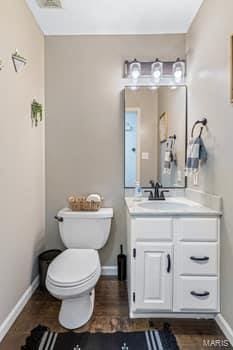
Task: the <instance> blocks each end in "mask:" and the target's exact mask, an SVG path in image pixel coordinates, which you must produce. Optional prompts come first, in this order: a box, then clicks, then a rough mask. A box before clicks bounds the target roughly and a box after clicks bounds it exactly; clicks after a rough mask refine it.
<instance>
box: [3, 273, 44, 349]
mask: <svg viewBox="0 0 233 350" xmlns="http://www.w3.org/2000/svg"><path fill="white" fill-rule="evenodd" d="M38 286H39V276H37V277H36V278H35V279H34V281H33V282H32V284H31V285H30V286H29V287H28V289H27V290H26V291H25V292H24V294H23V295H22V296H21V298H20V299H19V301H18V302H17V304H16V305H15V306H14V308H13V309H12V310H11V312H10V313H9V315H8V316H7V318H6V319H5V320H4V321H3V323H2V324H1V325H0V343H1V341H2V340H3V338H4V337H5V335H6V334H7V332H8V331H9V329H10V328H11V326H12V325H13V323H14V322H15V320H16V318H17V317H18V316H19V314H20V312H21V311H22V310H23V308H24V306H25V305H26V304H27V302H28V300H29V299H30V298H31V296H32V294H33V293H34V292H35V290H36V289H37V287H38Z"/></svg>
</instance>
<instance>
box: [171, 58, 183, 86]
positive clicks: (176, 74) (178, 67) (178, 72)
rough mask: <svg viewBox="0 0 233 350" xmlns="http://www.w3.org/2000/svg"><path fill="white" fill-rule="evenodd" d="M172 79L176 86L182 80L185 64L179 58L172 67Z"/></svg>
mask: <svg viewBox="0 0 233 350" xmlns="http://www.w3.org/2000/svg"><path fill="white" fill-rule="evenodd" d="M172 72H173V78H174V81H175V83H176V84H180V83H182V82H183V80H184V74H185V64H184V62H183V61H181V60H180V58H177V60H176V62H175V63H173V66H172Z"/></svg>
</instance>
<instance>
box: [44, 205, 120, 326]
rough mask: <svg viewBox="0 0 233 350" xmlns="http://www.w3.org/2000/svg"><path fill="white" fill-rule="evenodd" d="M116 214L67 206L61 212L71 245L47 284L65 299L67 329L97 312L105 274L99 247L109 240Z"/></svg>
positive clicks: (62, 313) (62, 229) (63, 312)
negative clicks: (99, 287)
mask: <svg viewBox="0 0 233 350" xmlns="http://www.w3.org/2000/svg"><path fill="white" fill-rule="evenodd" d="M112 215H113V212H112V209H110V208H108V209H102V210H101V209H100V211H99V212H95V213H88V212H83V213H81V212H78V213H76V212H71V211H70V210H69V209H63V210H61V211H60V212H59V213H58V215H57V218H58V220H59V229H60V233H61V237H62V240H63V243H64V244H65V246H66V247H67V249H66V250H65V251H64V252H63V253H61V254H60V255H58V256H57V257H56V258H55V259H54V260H53V261H52V263H51V264H50V265H49V268H48V272H47V277H46V287H47V289H48V291H49V292H50V294H51V295H53V296H54V297H55V298H57V299H60V300H61V301H62V304H61V308H60V312H59V318H58V319H59V322H60V324H61V325H62V326H63V327H65V328H67V329H75V328H79V327H81V326H83V325H84V324H85V323H87V322H88V320H89V319H90V317H91V315H92V313H93V309H94V300H95V289H94V288H95V285H96V283H97V281H98V279H99V277H100V274H101V266H100V260H99V254H98V251H97V249H100V248H101V247H102V246H103V245H104V244H105V243H106V241H107V238H108V236H109V232H110V224H111V218H112ZM85 228H86V229H85ZM80 229H81V230H80Z"/></svg>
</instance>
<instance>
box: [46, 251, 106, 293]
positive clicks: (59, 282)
mask: <svg viewBox="0 0 233 350" xmlns="http://www.w3.org/2000/svg"><path fill="white" fill-rule="evenodd" d="M99 273H100V261H99V255H98V252H97V251H96V250H94V249H66V250H65V251H64V252H63V253H61V254H60V255H59V256H57V257H56V258H55V259H54V260H53V261H52V263H51V264H50V265H49V268H48V273H47V283H48V284H49V285H50V286H54V287H57V288H59V289H60V288H65V289H66V288H71V289H72V288H76V287H80V288H81V287H82V286H88V285H89V284H90V285H92V284H93V280H95V281H96V278H97V279H98V278H99Z"/></svg>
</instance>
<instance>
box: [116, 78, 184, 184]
mask: <svg viewBox="0 0 233 350" xmlns="http://www.w3.org/2000/svg"><path fill="white" fill-rule="evenodd" d="M131 87H132V86H130V85H125V87H124V89H123V91H122V92H123V95H124V97H123V113H124V116H123V118H124V122H123V128H124V129H123V139H124V140H123V152H124V153H123V161H124V166H123V168H124V175H123V176H124V189H126V190H127V189H128V190H130V189H134V187H126V186H125V106H126V101H125V90H126V89H127V88H131ZM137 87H138V88H147V87H150V85H137ZM159 87H171V85H160V86H159ZM177 87H184V88H185V98H186V101H185V124H186V125H185V162H186V159H187V145H188V86H187V84H182V85H177ZM152 180H154V179H152ZM150 188H151V187H150V186H149V184H148V186H146V187H145V186H142V189H145V190H146V189H150ZM163 188H164V189H171V190H173V189H174V190H175V189H181V190H182V189H184V188H187V176H185V177H184V186H180V187H175V186H170V187H169V186H166V187H163Z"/></svg>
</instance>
